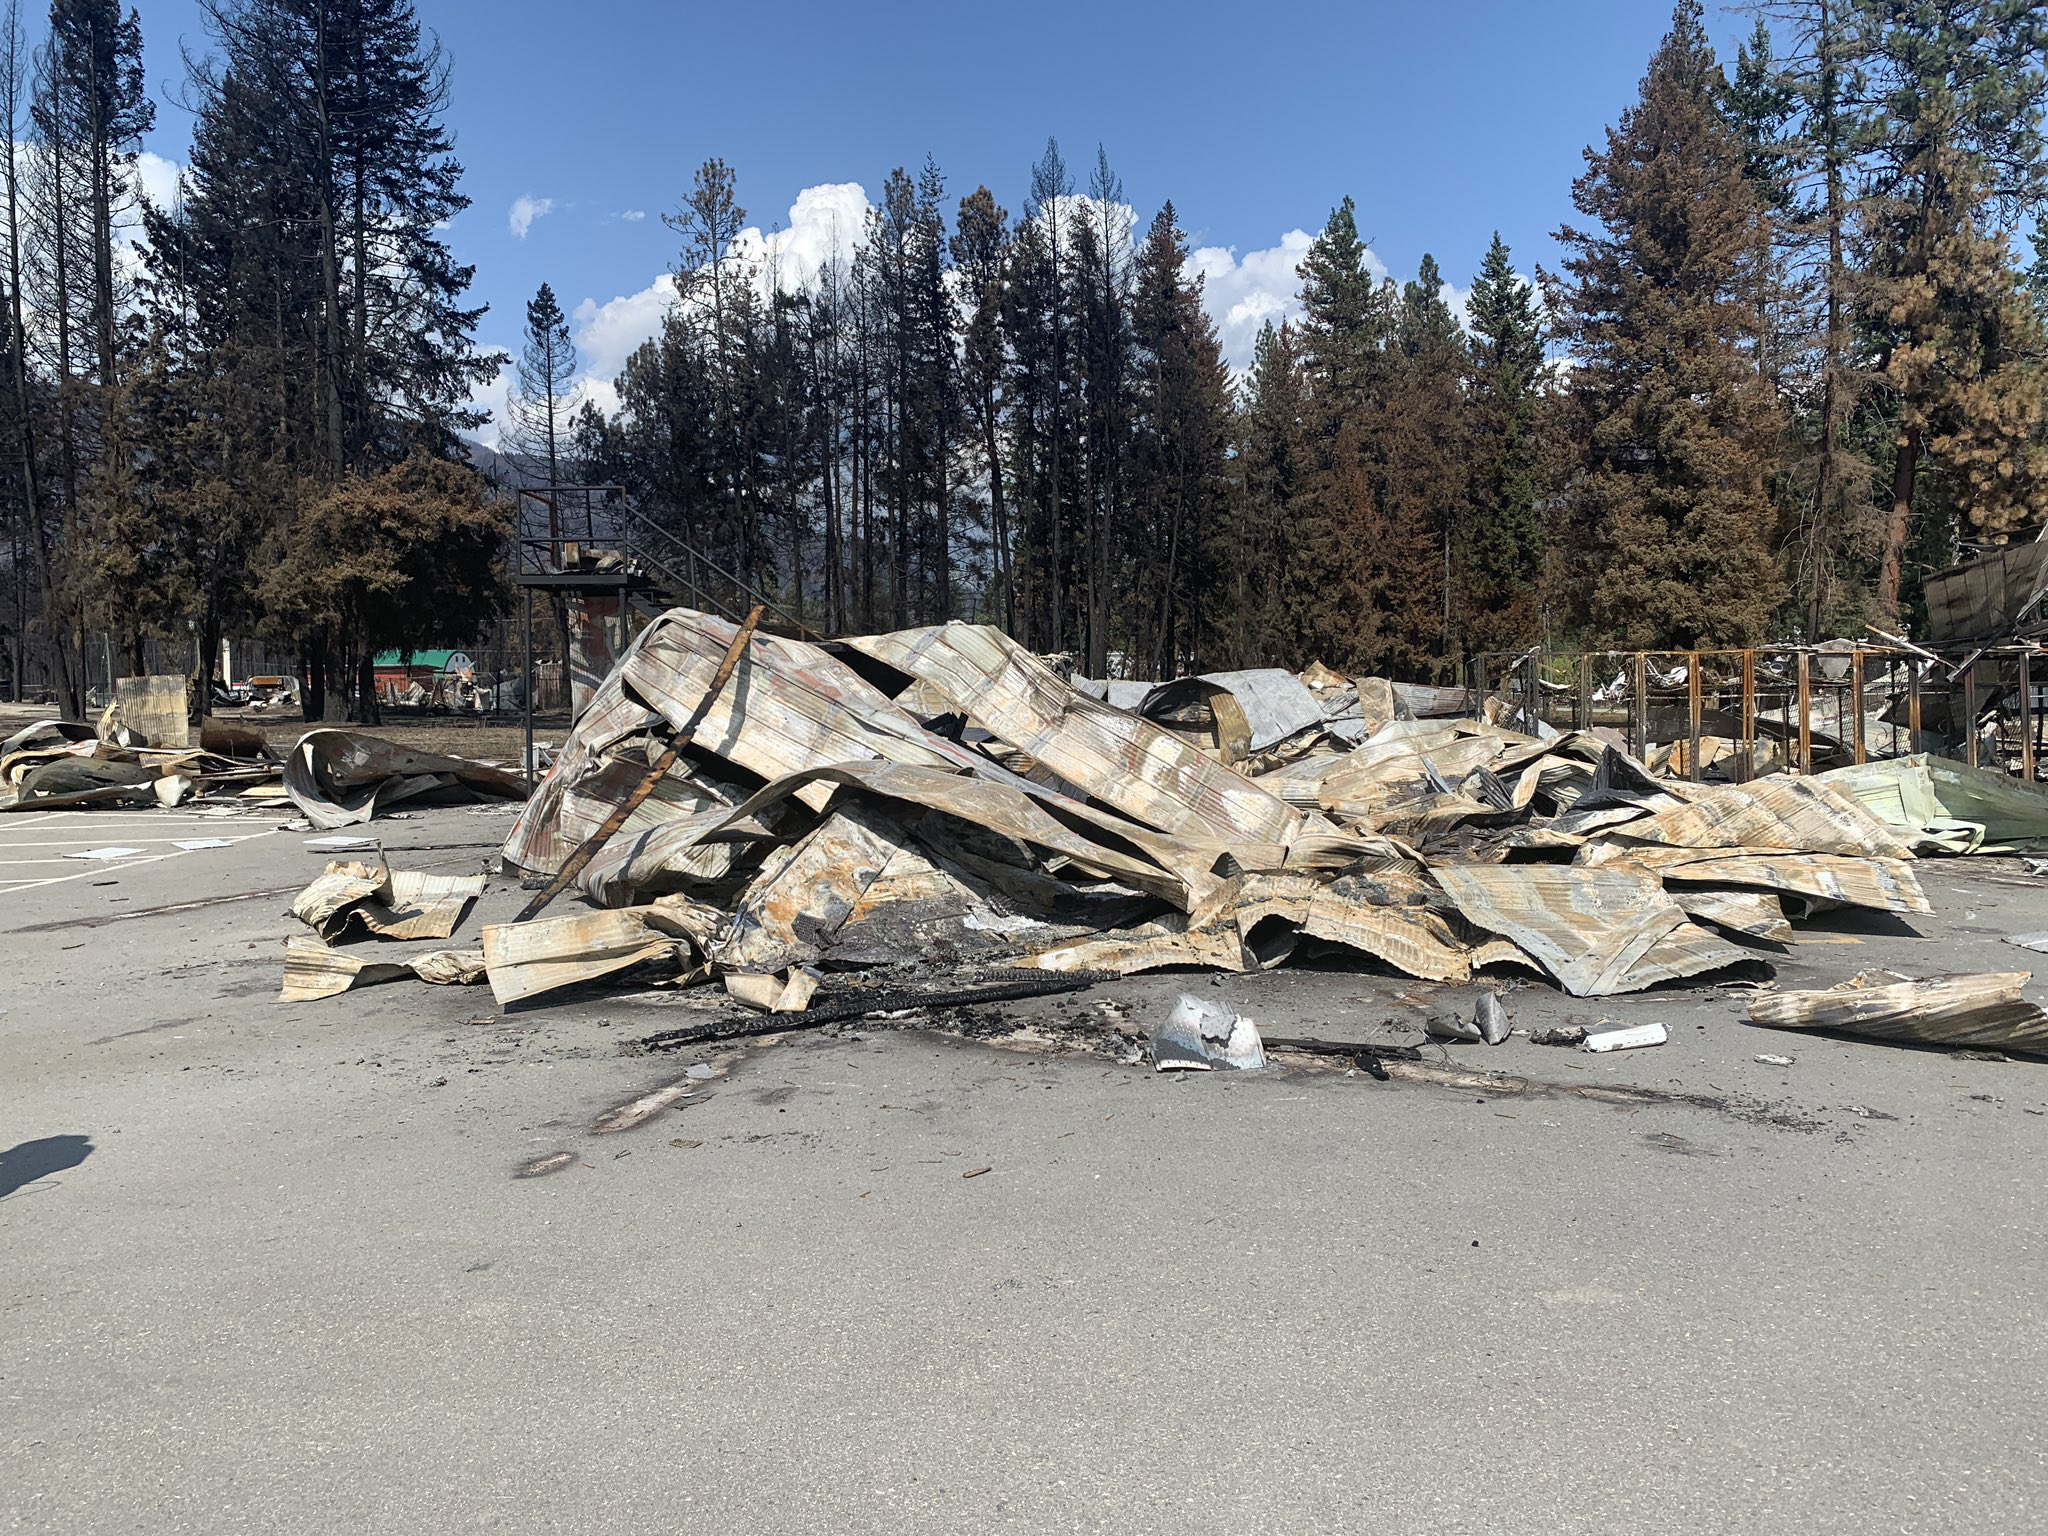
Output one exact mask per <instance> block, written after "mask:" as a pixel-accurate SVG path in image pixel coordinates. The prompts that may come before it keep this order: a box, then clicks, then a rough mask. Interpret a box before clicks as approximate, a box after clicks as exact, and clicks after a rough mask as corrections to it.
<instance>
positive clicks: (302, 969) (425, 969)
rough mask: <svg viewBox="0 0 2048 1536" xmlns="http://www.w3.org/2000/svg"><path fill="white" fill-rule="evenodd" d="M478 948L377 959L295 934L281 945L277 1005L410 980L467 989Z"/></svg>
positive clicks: (480, 967) (475, 973) (478, 972)
mask: <svg viewBox="0 0 2048 1536" xmlns="http://www.w3.org/2000/svg"><path fill="white" fill-rule="evenodd" d="M483 975H484V954H483V951H482V950H480V949H436V950H430V951H428V952H427V953H426V954H424V955H414V956H412V957H411V958H410V959H406V960H376V959H372V958H371V957H370V955H369V954H367V953H364V952H363V951H360V950H358V951H353V952H351V951H348V950H339V949H330V948H328V946H327V945H325V944H323V943H321V942H320V941H319V940H318V939H312V938H307V937H305V936H304V935H295V936H294V937H292V938H290V939H288V940H286V941H285V951H284V986H283V988H282V990H280V991H279V993H278V994H277V1000H278V1001H279V1002H281V1003H304V1002H312V1001H314V1000H315V999H318V998H322V997H336V996H338V995H340V994H341V993H343V992H348V991H351V990H353V989H354V988H356V987H369V986H375V985H377V984H378V983H379V982H386V981H397V980H398V979H399V978H401V977H403V976H414V977H417V978H418V979H419V980H421V981H426V982H432V983H433V984H434V985H436V986H468V985H470V984H472V983H474V982H478V981H481V980H483Z"/></svg>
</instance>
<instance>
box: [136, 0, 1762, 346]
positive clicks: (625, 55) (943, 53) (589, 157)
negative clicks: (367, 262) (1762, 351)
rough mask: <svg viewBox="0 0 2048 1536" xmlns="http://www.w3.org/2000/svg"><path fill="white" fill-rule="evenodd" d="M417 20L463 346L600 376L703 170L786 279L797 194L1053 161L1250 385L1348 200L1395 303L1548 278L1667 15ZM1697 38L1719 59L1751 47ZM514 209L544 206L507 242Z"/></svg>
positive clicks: (1014, 14)
mask: <svg viewBox="0 0 2048 1536" xmlns="http://www.w3.org/2000/svg"><path fill="white" fill-rule="evenodd" d="M420 14H421V17H422V20H423V21H424V23H425V24H426V25H427V26H428V27H430V28H432V29H433V30H434V31H436V32H438V33H439V35H440V37H441V39H442V42H443V43H444V45H445V46H446V47H447V49H448V50H449V52H450V54H451V55H452V57H453V61H454V99H453V104H452V110H451V113H450V119H451V123H452V125H453V127H454V130H455V133H456V137H457V150H458V154H459V157H460V158H461V160H462V162H463V164H464V166H465V168H466V176H465V179H464V189H465V190H466V191H467V192H468V194H469V196H470V197H471V198H472V200H473V203H472V206H471V207H470V209H469V210H468V211H467V212H466V213H464V214H463V215H462V216H461V217H460V218H458V219H457V220H456V221H455V224H454V227H453V229H452V231H451V239H452V240H453V243H454V246H455V249H456V251H457V254H458V255H460V256H461V257H462V258H463V259H464V260H467V261H472V262H474V263H475V264H476V268H477V279H476V292H477V294H478V296H479V297H480V298H482V299H484V300H486V301H488V302H489V304H490V306H491V313H490V315H489V316H488V318H487V319H486V321H485V324H484V328H483V339H484V340H485V341H486V342H488V343H490V344H492V345H496V346H502V347H509V346H512V345H515V344H516V341H517V337H518V330H519V324H520V320H521V316H522V312H523V308H524V304H525V301H526V300H527V298H528V297H530V296H531V294H532V293H533V290H534V288H535V287H536V285H538V284H539V283H540V282H541V281H542V280H544V279H545V280H546V281H548V282H550V283H552V284H553V285H554V287H555V290H556V293H557V294H558V295H559V296H560V297H561V299H562V301H563V304H564V306H565V307H566V308H569V309H570V310H571V312H572V315H574V316H576V318H577V322H578V328H579V342H580V343H581V344H582V347H583V351H584V353H585V354H586V361H587V362H588V363H589V365H590V366H591V368H592V371H593V374H594V375H596V376H607V375H609V374H610V373H612V372H615V371H616V367H617V364H618V362H619V361H621V360H622V359H623V356H624V354H625V352H626V351H628V350H630V347H631V344H632V343H633V342H634V341H636V340H637V339H638V337H639V336H640V335H644V334H645V332H646V330H647V329H649V328H651V324H652V317H653V316H655V315H658V313H659V310H660V307H661V304H662V302H663V292H662V290H661V289H660V288H659V287H657V286H656V285H655V284H656V279H657V277H658V276H659V275H660V274H661V273H663V272H664V271H665V269H666V268H667V267H668V266H669V264H670V263H671V261H672V260H673V253H674V239H673V236H672V235H671V234H670V232H669V231H668V230H667V228H666V227H665V226H664V225H663V224H662V223H661V221H660V215H661V214H662V213H663V212H665V211H668V210H671V209H673V208H674V207H675V206H676V204H677V202H678V201H679V199H680V197H681V195H682V193H683V191H684V190H685V189H686V187H687V186H688V184H689V180H690V176H691V172H692V171H693V169H694V168H695V167H696V165H697V164H698V163H699V162H700V161H702V160H703V159H704V158H705V157H706V156H708V155H714V154H715V155H720V156H723V157H724V158H725V159H726V160H727V161H728V162H730V163H731V164H732V166H733V167H734V169H735V170H736V172H737V174H738V177H739V189H740V197H741V201H742V202H743V203H744V204H745V206H746V207H747V209H748V211H749V215H750V220H751V222H753V223H755V224H757V225H759V226H760V227H761V228H762V230H763V231H764V232H768V231H774V230H776V229H778V228H784V229H787V230H789V231H790V232H789V233H788V234H786V235H785V236H784V239H783V241H782V242H781V243H782V244H783V245H784V246H785V247H786V248H787V249H788V251H789V252H790V254H791V256H792V258H793V259H794V260H795V261H796V263H797V264H799V265H800V264H801V263H802V261H803V259H804V257H805V254H806V253H807V252H808V253H810V254H816V253H817V251H818V250H819V249H820V248H821V242H824V241H826V240H827V239H828V231H829V229H830V228H831V227H833V225H834V222H835V221H836V224H837V227H838V228H839V229H840V230H841V232H842V234H844V235H850V234H851V231H850V230H848V229H846V227H845V226H846V225H848V224H853V223H857V219H858V208H859V204H858V198H857V196H856V195H854V194H852V193H851V192H850V191H849V190H841V191H838V192H832V193H826V194H818V195H814V196H813V197H811V198H810V199H809V200H808V201H807V202H806V204H805V205H804V208H803V210H802V213H801V214H800V216H799V217H798V218H797V219H796V220H795V221H794V226H796V227H793V220H792V212H791V210H792V208H793V206H795V205H796V204H797V203H798V200H799V196H800V194H802V193H803V192H804V190H805V189H806V188H817V187H842V188H843V184H848V183H858V184H859V185H860V186H862V187H863V188H865V190H866V192H867V193H868V194H869V195H870V196H872V195H875V194H877V193H878V191H879V188H880V185H881V182H882V179H883V177H884V176H885V175H886V174H887V173H888V171H889V169H890V168H891V167H892V166H895V165H902V164H907V165H910V166H913V167H915V166H916V165H917V164H919V163H920V162H922V160H923V159H924V157H925V155H926V154H927V153H930V154H931V155H933V156H934V157H935V158H936V159H937V161H938V163H939V166H940V168H941V169H942V170H943V171H944V172H945V173H946V174H947V177H948V181H949V187H950V190H951V192H952V193H953V194H954V195H955V196H957V195H958V194H960V193H964V192H968V191H971V190H973V188H974V187H975V185H976V184H978V183H982V182H986V183H987V184H988V185H989V186H990V188H991V189H992V190H993V191H994V192H995V193H996V195H997V197H998V199H999V200H1000V201H1001V202H1002V203H1003V204H1004V206H1006V207H1007V208H1009V209H1010V210H1011V211H1012V212H1013V213H1014V212H1015V211H1016V210H1017V208H1018V207H1019V205H1020V204H1021V202H1022V200H1023V193H1024V188H1025V185H1026V181H1027V178H1028V174H1029V169H1030V166H1031V163H1032V161H1033V160H1034V159H1036V158H1037V156H1038V154H1039V152H1040V151H1041V150H1042V149H1043V147H1044V144H1045V140H1046V136H1047V135H1048V134H1053V135H1057V136H1058V138H1059V140H1060V144H1061V147H1062V149H1063V150H1064V151H1065V154H1066V157H1067V159H1068V161H1069V163H1070V164H1071V165H1073V166H1074V168H1075V172H1076V178H1077V180H1078V181H1081V182H1083V183H1084V184H1085V177H1086V172H1087V169H1088V167H1089V166H1090V165H1091V164H1092V163H1093V160H1094V154H1095V147H1096V145H1097V143H1098V142H1100V143H1101V144H1103V145H1104V146H1105V147H1106V148H1107V150H1108V151H1109V154H1110V158H1111V160H1112V162H1113V164H1114V166H1115V168H1116V169H1117V171H1118V172H1119V173H1120V174H1121V176H1122V177H1123V182H1124V188H1125V194H1126V197H1127V200H1128V201H1130V202H1131V203H1132V204H1133V205H1134V206H1135V208H1136V211H1137V217H1138V221H1139V225H1140V228H1141V229H1142V227H1143V224H1144V223H1145V222H1147V221H1149V219H1150V218H1151V216H1152V214H1153V213H1154V212H1155V211H1156V210H1157V208H1158V205H1159V203H1160V202H1161V201H1162V200H1163V199H1165V198H1168V197H1171V198H1172V199H1173V202H1174V205H1175V207H1176V209H1177V210H1178V211H1179V213H1180V217H1181V222H1182V224H1183V226H1184V227H1185V228H1186V229H1187V230H1188V232H1189V234H1190V236H1191V237H1192V240H1193V243H1194V244H1195V245H1197V246H1199V247H1206V248H1208V249H1207V250H1206V251H1205V252H1204V253H1203V256H1202V258H1201V260H1200V263H1199V265H1200V266H1201V267H1202V269H1203V270H1204V271H1205V272H1207V273H1208V278H1207V283H1208V287H1209V291H1210V295H1211V309H1212V313H1216V314H1217V318H1218V320H1219V322H1220V323H1223V326H1224V333H1225V340H1226V344H1227V345H1228V346H1229V347H1230V349H1231V350H1232V351H1233V353H1236V354H1239V356H1240V357H1241V355H1242V353H1243V352H1244V351H1245V349H1246V348H1247V347H1248V345H1249V337H1250V335H1251V333H1252V332H1253V331H1254V330H1255V329H1256V321H1257V319H1258V317H1259V315H1260V314H1261V313H1264V312H1269V311H1271V310H1272V309H1273V308H1274V307H1275V306H1278V305H1284V303H1285V302H1286V299H1287V296H1288V292H1289V291H1290V289H1291V283H1292V276H1291V268H1292V265H1293V262H1294V260H1295V259H1296V257H1297V254H1298V253H1297V247H1298V246H1299V244H1300V241H1299V239H1298V238H1296V239H1295V240H1294V241H1292V242H1290V241H1289V239H1288V237H1289V235H1290V232H1293V231H1297V230H1298V231H1303V232H1306V233H1313V232H1314V231H1315V230H1316V229H1317V228H1318V227H1320V225H1321V223H1322V221H1323V219H1324V218H1325V217H1326V216H1327V214H1328V212H1329V210H1330V208H1331V206H1332V205H1333V204H1334V203H1335V202H1336V201H1337V200H1338V199H1339V198H1340V197H1342V196H1343V195H1344V194H1346V193H1349V194H1350V195H1351V196H1352V197H1353V198H1355V199H1356V200H1357V203H1358V208H1359V224H1360V228H1361V230H1362V232H1363V233H1364V234H1366V235H1367V236H1368V237H1369V239H1370V240H1371V242H1372V245H1373V249H1374V251H1375V252H1376V253H1377V255H1378V256H1379V258H1380V259H1381V260H1382V261H1383V262H1384V263H1385V264H1386V266H1387V267H1388V268H1389V269H1390V270H1391V271H1392V272H1393V273H1394V274H1395V275H1396V276H1398V277H1406V276H1409V275H1412V273H1413V271H1414V268H1415V265H1416V262H1417V261H1418V260H1419V259H1420V257H1421V256H1422V254H1423V252H1425V251H1430V252H1433V253H1434V254H1435V255H1436V257H1437V260H1438V263H1439V264H1440V265H1441V266H1442V268H1443V270H1444V273H1445V276H1446V277H1447V278H1448V279H1449V281H1450V282H1451V283H1452V284H1453V285H1454V286H1455V287H1457V288H1460V289H1462V288H1464V287H1465V286H1466V285H1467V284H1469V283H1470V281H1471V277H1472V272H1473V270H1474V268H1475V267H1476V266H1477V264H1478V262H1479V259H1480V257H1481V255H1482V254H1483V253H1484V251H1485V248H1486V243H1487V240H1488V238H1489V236H1490V235H1491V233H1492V231H1493V230H1494V229H1495V228H1498V229H1500V231H1501V232H1502V234H1503V235H1504V236H1505V237H1506V239H1507V240H1508V242H1509V244H1510V245H1511V246H1512V247H1513V248H1514V251H1515V259H1516V264H1517V266H1518V267H1520V268H1522V270H1524V271H1529V270H1532V269H1533V267H1534V265H1535V264H1536V263H1538V262H1543V263H1546V264H1548V263H1551V262H1554V260H1555V249H1554V246H1553V245H1552V243H1551V240H1550V238H1549V236H1550V232H1551V231H1552V230H1554V229H1555V228H1556V227H1557V225H1558V223H1559V222H1560V221H1561V220H1563V219H1565V218H1566V217H1567V216H1568V215H1569V214H1570V201H1569V199H1570V184H1571V180H1572V178H1573V177H1574V176H1575V175H1577V174H1578V172H1579V170H1580V169H1581V166H1582V160H1581V151H1582V150H1583V148H1584V146H1585V145H1587V144H1588V143H1591V142H1596V141H1597V140H1598V139H1599V137H1600V135H1601V134H1602V132H1603V130H1604V128H1605V126H1606V125H1607V124H1609V123H1610V122H1612V121H1613V120H1614V118H1615V116H1616V115H1617V114H1618V113H1619V112H1620V111H1621V110H1622V108H1623V107H1625V106H1626V105H1627V104H1628V102H1629V101H1630V100H1631V99H1632V98H1633V96H1634V93H1635V88H1636V84H1637V82H1638V81H1639V79H1640V78H1641V75H1642V70H1643V65H1644V63H1645V61H1646V60H1647V59H1648V57H1649V54H1650V52H1651V50H1652V49H1653V48H1654V47H1655V46H1656V43H1657V40H1658V38H1659V37H1660V36H1661V35H1662V34H1663V32H1664V30H1665V29H1666V27H1667V26H1668V24H1669V20H1670V7H1669V4H1668V0H1440V3H1436V4H1413V3H1410V4H1394V3H1385V0H1381V3H1358V4H1351V5H1331V4H1301V5H1282V6H1265V7H1261V6H1257V5H1252V4H1244V3H1239V4H1232V5H1219V4H1210V3H1207V0H1187V3H1180V4H1176V5H1172V6H1163V5H1162V6H1152V5H1123V4H1114V3H1100V4H1095V5H1088V4H1070V3H1067V0H1037V3H1034V4H1032V5H1030V6H1021V5H1005V6H987V5H981V6H976V5H969V6H961V5H959V4H957V3H955V4H948V5H930V4H922V3H905V0H894V3H891V0H869V3H866V4H847V3H839V4H814V3H810V0H800V3H799V0H784V3H773V0H748V3H726V4H719V5H704V4H697V5H674V4H662V3H657V0H581V3H578V4H575V5H565V4H561V3H558V0H557V3H542V0H488V3H486V0H427V3H423V4H422V5H421V7H420ZM1708 19H1709V26H1710V28H1711V29H1712V31H1713V33H1714V36H1715V39H1716V42H1717V44H1720V45H1723V46H1724V55H1725V56H1726V57H1729V58H1731V59H1732V54H1733V39H1734V38H1735V37H1736V36H1738V35H1741V34H1742V33H1744V32H1746V30H1747V22H1746V20H1745V19H1744V18H1743V17H1741V16H1740V15H1738V14H1734V13H1732V12H1726V11H1721V10H1712V11H1710V14H1709V18H1708ZM142 25H143V33H144V48H145V59H146V64H147V66H148V70H149V75H150V83H151V89H152V92H153V94H154V95H155V96H156V97H157V100H158V103H159V105H158V110H157V128H156V131H155V132H154V134H153V135H152V136H151V139H150V142H149V146H148V147H149V148H150V150H151V151H153V152H154V153H155V154H156V155H160V156H162V157H163V158H164V159H165V160H168V161H172V162H177V161H181V160H182V158H183V154H184V148H185V144H186V141H187V139H188V136H189V133H190V126H191V120H190V115H189V113H187V112H186V111H185V109H184V108H183V107H182V106H181V105H179V104H178V101H177V85H178V77H179V74H180V65H179V60H178V49H179V44H180V41H181V40H182V41H183V42H184V43H185V44H186V45H187V46H190V47H194V48H203V47H204V46H205V38H204V34H203V32H202V31H201V29H200V25H199V15H198V11H197V8H196V7H195V6H194V5H192V4H191V3H190V0H147V3H144V4H143V5H142ZM521 198H530V199H533V200H534V202H535V203H536V204H539V203H542V202H545V203H547V204H549V205H551V206H549V207H548V210H547V211H546V212H545V213H544V214H541V215H540V216H538V217H535V218H533V219H532V221H531V222H530V224H528V225H527V227H526V230H525V234H524V236H523V237H521V236H520V235H518V234H517V233H515V230H514V228H513V221H512V219H511V214H512V210H513V209H514V206H515V204H516V203H517V202H518V200H519V199H521ZM635 213H637V214H641V215H644V217H641V218H639V219H637V220H635V219H632V218H630V217H628V215H630V214H635ZM586 301H587V302H586ZM1233 315H1234V316H1235V320H1234V321H1233V320H1232V318H1231V317H1232V316H1233Z"/></svg>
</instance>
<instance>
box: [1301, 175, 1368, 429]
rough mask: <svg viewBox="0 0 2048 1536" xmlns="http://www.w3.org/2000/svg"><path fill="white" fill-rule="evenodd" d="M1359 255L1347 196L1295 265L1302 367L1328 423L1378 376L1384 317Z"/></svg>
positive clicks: (1362, 398) (1356, 403)
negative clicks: (1299, 296) (1300, 316)
mask: <svg viewBox="0 0 2048 1536" xmlns="http://www.w3.org/2000/svg"><path fill="white" fill-rule="evenodd" d="M1365 256H1366V250H1365V242H1364V241H1363V240H1361V239H1360V238H1359V236H1358V219H1357V210H1356V208H1355V207H1354V205H1353V204H1352V201H1351V199H1350V198H1348V197H1347V198H1345V199H1344V201H1343V202H1341V203H1339V204H1338V205H1337V207H1336V208H1334V209H1333V210H1331V213H1330V217H1329V219H1328V220H1327V221H1326V222H1325V223H1324V225H1323V231H1322V233H1321V234H1319V235H1318V236H1316V238H1315V241H1314V243H1313V244H1311V245H1310V246H1309V248H1308V254H1307V255H1306V256H1304V257H1303V258H1302V262H1301V266H1300V267H1299V268H1298V269H1297V271H1298V275H1299V276H1300V278H1301V306H1302V323H1301V334H1300V337H1299V347H1300V352H1301V360H1302V366H1303V367H1304V368H1305V369H1306V370H1307V372H1308V376H1309V379H1310V381H1311V387H1312V389H1313V391H1314V393H1315V395H1316V397H1317V399H1318V401H1320V402H1321V404H1322V407H1323V409H1324V411H1325V413H1326V415H1328V416H1329V417H1330V418H1331V425H1332V426H1333V425H1334V420H1335V418H1337V417H1340V416H1346V415H1349V414H1350V413H1352V412H1355V411H1358V410H1362V409H1363V408H1364V406H1365V405H1366V403H1367V402H1368V401H1369V400H1370V399H1371V398H1372V395H1373V391H1374V390H1375V388H1376V387H1377V385H1378V380H1379V353H1380V349H1381V347H1382V346H1384V345H1385V343H1386V336H1387V328H1388V327H1387V317H1386V314H1385V305H1384V302H1383V299H1382V296H1381V294H1380V292H1379V290H1378V287H1377V285H1376V284H1375V283H1374V282H1373V278H1372V274H1371V273H1370V272H1369V271H1367V270H1366V264H1365Z"/></svg>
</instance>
